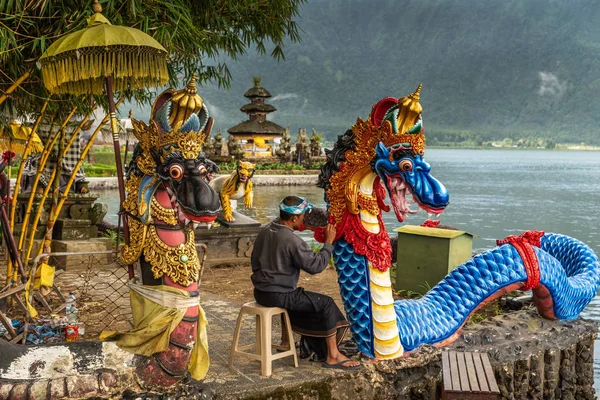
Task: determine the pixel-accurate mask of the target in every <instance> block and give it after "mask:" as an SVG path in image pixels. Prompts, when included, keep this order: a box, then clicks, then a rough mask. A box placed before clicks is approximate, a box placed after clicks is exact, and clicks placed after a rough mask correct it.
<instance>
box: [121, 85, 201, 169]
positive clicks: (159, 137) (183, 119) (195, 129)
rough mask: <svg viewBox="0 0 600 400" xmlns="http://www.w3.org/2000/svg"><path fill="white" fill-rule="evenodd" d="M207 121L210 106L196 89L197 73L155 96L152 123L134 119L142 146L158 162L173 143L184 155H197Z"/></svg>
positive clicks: (170, 150)
mask: <svg viewBox="0 0 600 400" xmlns="http://www.w3.org/2000/svg"><path fill="white" fill-rule="evenodd" d="M207 121H208V109H207V108H206V105H205V104H204V101H203V100H202V97H200V96H199V95H198V91H197V90H196V75H195V74H194V75H193V76H192V78H191V80H190V82H189V83H188V84H187V85H186V87H185V88H183V89H180V90H175V89H167V90H165V91H164V92H162V93H161V94H160V95H159V96H158V97H157V98H156V100H155V101H154V104H153V106H152V112H151V118H150V122H149V125H146V124H145V123H144V122H143V121H139V120H136V119H134V118H132V119H131V123H132V125H133V132H134V135H135V137H136V138H137V139H138V140H139V142H140V146H141V147H142V149H143V150H144V152H147V153H148V154H149V155H152V156H153V157H154V159H155V161H156V163H157V164H160V163H162V161H164V157H165V156H166V155H167V154H169V153H171V152H172V151H173V149H172V148H173V147H177V148H178V149H177V150H178V151H179V152H181V154H182V155H183V157H184V158H185V159H187V160H194V159H196V158H197V157H198V156H199V154H200V153H201V152H202V147H203V145H204V142H205V141H206V136H207V133H206V132H204V127H205V126H206V123H207Z"/></svg>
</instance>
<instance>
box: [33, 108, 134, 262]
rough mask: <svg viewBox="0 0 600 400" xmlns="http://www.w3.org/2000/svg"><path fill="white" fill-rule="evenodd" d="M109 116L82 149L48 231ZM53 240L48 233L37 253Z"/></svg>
mask: <svg viewBox="0 0 600 400" xmlns="http://www.w3.org/2000/svg"><path fill="white" fill-rule="evenodd" d="M123 100H125V98H122V99H120V100H119V101H118V102H117V103H116V104H115V105H114V107H115V109H116V107H118V106H119V105H120V104H121V103H122V102H123ZM109 117H110V113H109V115H107V116H106V117H104V119H103V120H102V123H101V124H100V125H99V126H98V128H96V130H95V131H94V133H93V134H92V136H90V139H89V140H88V142H87V143H86V144H85V147H84V148H83V150H82V151H81V155H80V156H79V160H78V161H77V164H76V165H75V168H73V172H72V173H71V176H70V177H69V181H68V182H67V185H66V187H65V190H64V192H63V193H62V194H60V200H59V202H58V205H57V206H56V209H55V210H54V212H51V213H50V216H49V218H48V223H47V224H46V227H47V228H46V229H47V231H46V232H48V230H52V229H54V224H55V223H56V220H57V218H58V215H59V214H60V210H61V209H62V207H63V205H64V203H65V201H66V200H67V197H68V195H69V191H70V190H71V186H73V182H74V181H75V175H76V174H77V171H78V170H79V168H80V167H81V165H82V164H83V160H84V159H85V157H86V156H87V153H88V151H89V150H90V148H91V147H92V145H93V144H94V141H95V140H96V136H98V133H99V132H100V130H101V128H102V126H103V125H104V124H106V122H107V121H108V118H109ZM119 156H120V154H119ZM51 241H52V235H50V238H49V239H48V235H46V239H45V240H44V243H42V245H40V248H39V250H38V254H37V255H38V256H39V255H40V254H42V252H43V248H44V247H45V246H49V245H50V242H51Z"/></svg>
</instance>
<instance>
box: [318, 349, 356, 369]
mask: <svg viewBox="0 0 600 400" xmlns="http://www.w3.org/2000/svg"><path fill="white" fill-rule="evenodd" d="M344 361H346V362H344ZM341 363H343V366H344V367H357V366H359V365H360V362H358V361H355V360H350V359H349V358H348V357H346V356H345V355H343V354H342V353H340V352H338V353H337V355H336V356H335V357H330V356H327V358H326V359H325V364H328V365H336V364H337V365H339V364H341Z"/></svg>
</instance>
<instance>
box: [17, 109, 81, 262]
mask: <svg viewBox="0 0 600 400" xmlns="http://www.w3.org/2000/svg"><path fill="white" fill-rule="evenodd" d="M75 111H77V107H73V109H72V110H71V112H70V113H69V115H68V116H67V118H66V119H65V120H64V122H63V124H62V125H61V127H60V129H59V130H58V131H57V132H56V134H54V135H52V132H50V135H49V136H48V140H47V141H46V147H45V148H44V151H43V153H42V156H41V157H40V164H39V166H38V171H37V172H36V174H35V177H34V179H33V184H32V186H31V194H30V195H29V200H28V201H27V207H26V208H25V216H24V217H23V222H22V226H21V237H20V238H19V250H22V249H23V245H24V240H25V237H26V235H27V226H28V224H29V216H30V214H31V207H32V206H33V200H34V199H35V194H36V193H35V192H36V191H37V186H38V182H39V181H40V176H41V174H42V171H43V170H44V169H45V168H46V162H47V161H48V158H49V157H50V152H51V151H52V148H53V147H54V144H55V143H56V140H57V139H58V137H59V133H60V132H61V131H62V130H63V129H65V127H66V126H67V123H68V122H69V121H70V120H71V118H72V117H73V114H75Z"/></svg>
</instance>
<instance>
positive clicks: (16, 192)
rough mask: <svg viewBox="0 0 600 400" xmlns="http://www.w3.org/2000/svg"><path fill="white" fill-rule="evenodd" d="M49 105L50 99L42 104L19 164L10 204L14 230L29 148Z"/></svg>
mask: <svg viewBox="0 0 600 400" xmlns="http://www.w3.org/2000/svg"><path fill="white" fill-rule="evenodd" d="M47 106H48V100H46V101H45V102H44V105H43V106H42V110H41V111H40V115H38V117H37V119H36V120H35V123H34V124H33V128H32V129H31V136H29V139H27V143H26V144H25V150H24V151H23V155H22V157H21V165H19V172H18V174H17V180H16V182H15V188H14V192H13V198H12V202H11V205H10V230H11V231H13V230H14V229H15V212H16V208H17V197H18V196H19V190H20V186H21V178H22V177H23V168H24V167H25V158H26V157H27V156H28V155H29V148H30V146H31V144H32V143H33V138H34V137H35V134H36V133H37V130H38V127H39V126H40V122H41V121H42V118H43V117H44V113H45V112H46V107H47Z"/></svg>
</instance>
